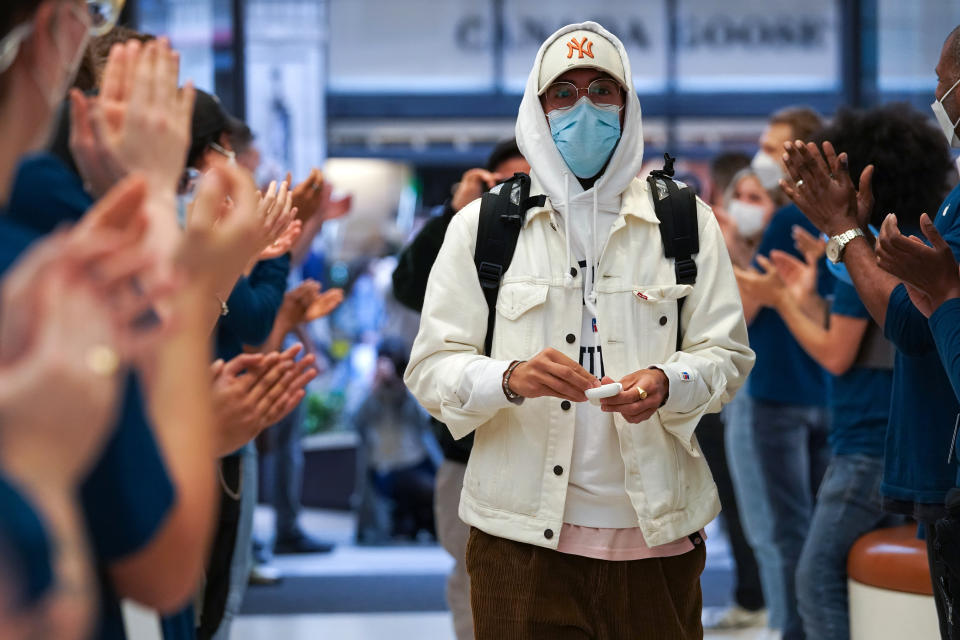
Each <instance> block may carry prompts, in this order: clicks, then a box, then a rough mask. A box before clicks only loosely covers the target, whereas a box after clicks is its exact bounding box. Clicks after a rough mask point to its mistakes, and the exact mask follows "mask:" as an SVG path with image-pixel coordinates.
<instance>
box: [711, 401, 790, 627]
mask: <svg viewBox="0 0 960 640" xmlns="http://www.w3.org/2000/svg"><path fill="white" fill-rule="evenodd" d="M723 421H724V423H725V424H726V433H725V434H724V435H725V440H726V448H727V461H728V462H729V466H730V477H731V479H732V480H733V489H734V492H735V493H736V495H737V508H738V510H739V511H740V521H741V523H742V524H743V531H744V534H745V535H746V538H747V542H748V543H749V544H750V547H751V548H752V549H753V553H754V556H755V557H756V559H757V565H758V566H759V568H760V584H761V586H762V587H763V599H764V602H765V603H766V605H767V619H768V621H769V623H768V624H769V626H770V628H772V629H780V628H782V627H783V616H784V614H783V610H784V600H783V598H784V592H783V589H784V587H783V573H782V571H781V570H780V555H779V553H778V552H777V548H776V546H774V544H773V517H772V516H771V514H770V504H769V500H768V499H767V489H766V486H765V485H764V481H763V473H761V471H760V459H759V457H758V456H757V449H756V445H755V443H754V437H753V403H752V401H751V400H750V396H748V395H747V392H746V391H745V390H744V391H741V392H740V393H739V394H737V396H736V397H735V398H734V399H733V400H732V401H731V402H730V404H728V405H727V406H726V407H724V409H723Z"/></svg>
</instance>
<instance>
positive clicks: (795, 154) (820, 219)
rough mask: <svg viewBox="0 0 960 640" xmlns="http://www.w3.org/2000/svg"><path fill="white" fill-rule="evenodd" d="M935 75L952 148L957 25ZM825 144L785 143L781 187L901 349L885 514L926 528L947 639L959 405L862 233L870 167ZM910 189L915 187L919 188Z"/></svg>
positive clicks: (905, 300)
mask: <svg viewBox="0 0 960 640" xmlns="http://www.w3.org/2000/svg"><path fill="white" fill-rule="evenodd" d="M936 71H937V76H938V78H939V82H938V85H937V89H936V102H935V103H934V112H935V113H936V114H937V119H938V121H939V122H940V125H941V128H942V129H943V132H944V134H945V135H946V137H947V139H948V140H950V141H951V142H952V143H954V144H956V143H957V140H958V135H957V130H956V124H957V123H958V122H960V91H956V90H955V88H956V86H957V84H958V83H960V27H958V28H957V29H954V30H953V32H951V34H950V35H949V36H948V37H947V40H946V42H945V43H944V47H943V50H942V51H941V54H940V60H939V62H938V64H937V69H936ZM822 147H823V155H821V152H820V148H818V147H817V145H815V144H812V143H810V144H806V145H805V144H802V143H800V141H797V142H796V143H789V142H788V143H786V144H785V145H784V148H785V154H784V158H785V163H786V166H787V170H788V172H789V174H790V181H789V182H787V181H784V182H783V183H782V184H781V186H782V187H783V189H784V191H785V192H786V193H787V195H789V196H790V197H791V198H792V199H793V200H794V201H795V202H796V203H797V204H798V205H799V206H800V208H801V209H802V210H803V212H804V213H805V214H806V215H807V217H808V218H809V219H810V220H811V222H813V223H814V224H815V225H816V226H817V228H818V229H820V231H822V232H823V233H825V234H826V235H827V236H828V237H829V238H830V241H829V242H828V244H827V255H828V257H830V258H831V260H832V261H834V262H841V261H842V262H843V263H844V265H845V266H846V269H847V271H848V272H849V274H850V277H851V278H852V280H853V284H854V286H855V287H856V289H857V293H858V294H859V295H860V298H861V300H862V301H863V303H864V306H865V307H866V308H867V310H868V311H869V312H870V315H871V316H872V317H873V319H874V320H875V321H876V322H877V324H878V325H880V326H882V327H883V330H884V335H885V336H886V337H887V338H888V339H889V340H890V341H891V342H892V343H893V344H894V346H896V348H897V355H896V359H895V363H894V380H893V397H892V401H891V406H890V422H889V424H888V429H887V440H886V455H885V458H884V478H883V484H882V486H881V494H882V495H883V497H884V508H885V509H887V510H889V511H894V512H906V513H908V514H910V515H913V516H914V517H916V518H917V519H918V520H920V522H921V523H923V524H924V525H926V526H925V527H924V528H925V532H926V540H927V553H928V556H929V559H930V564H931V578H932V580H933V584H934V599H935V601H936V603H937V613H938V617H939V620H940V629H941V634H942V635H943V637H944V638H947V637H949V630H950V626H951V621H950V620H949V618H950V617H951V615H950V613H951V612H956V611H960V602H957V601H953V602H951V601H950V600H955V599H956V596H951V595H949V594H947V593H946V592H945V591H944V590H943V589H942V587H941V580H940V578H941V577H942V576H943V575H944V571H945V569H947V568H949V570H950V571H951V572H952V573H953V574H954V575H957V574H960V566H954V565H960V562H957V559H956V555H955V554H944V553H943V549H944V545H941V544H940V543H939V542H938V535H937V531H938V530H937V529H936V528H934V527H932V526H929V525H932V524H933V523H934V522H936V521H937V520H939V519H940V518H941V517H942V516H943V515H944V514H945V513H946V509H945V506H944V499H945V497H946V494H947V491H948V490H949V489H951V488H953V487H954V485H955V484H956V466H955V464H954V463H953V462H950V460H952V458H953V433H954V425H955V423H956V416H957V414H958V413H960V404H958V401H957V398H956V396H955V395H954V394H953V392H952V388H951V385H950V380H949V378H948V376H947V373H946V371H945V370H944V367H943V364H942V362H941V361H940V358H939V354H938V353H937V348H936V343H935V341H934V338H933V334H932V333H931V330H930V325H929V324H928V321H927V319H926V318H925V317H924V316H923V314H922V313H921V312H920V310H919V309H918V308H917V307H916V306H915V305H914V303H913V302H912V301H911V299H910V296H909V294H908V292H907V289H906V287H905V285H904V284H903V283H902V282H901V281H900V280H899V279H898V278H896V277H895V276H893V275H891V274H889V273H887V272H886V271H884V270H882V269H881V268H880V267H879V266H878V265H877V256H876V254H875V253H874V248H873V242H872V237H871V236H872V234H871V233H870V231H869V229H867V228H866V227H867V225H866V222H867V219H868V217H869V215H870V213H871V212H872V211H873V191H872V188H871V184H872V178H873V173H874V168H873V167H872V166H868V167H867V168H865V169H864V170H863V172H862V173H861V174H860V178H859V189H857V188H856V187H854V184H853V181H852V180H851V179H850V173H849V171H848V159H847V157H846V155H845V154H842V153H841V154H840V155H839V156H838V155H837V153H836V151H835V149H834V147H833V145H832V144H830V143H829V142H824V143H823V145H822ZM938 152H940V150H938V149H935V148H924V149H916V150H915V152H914V153H913V154H911V155H910V156H908V157H904V158H901V161H902V162H906V163H915V162H917V161H921V160H922V158H924V157H927V156H930V155H932V154H937V153H938ZM878 185H879V181H878ZM904 188H913V184H908V185H906V186H905V187H904ZM931 195H933V194H931ZM958 207H960V187H957V188H955V189H954V190H953V191H952V192H950V194H949V195H948V196H947V198H946V200H944V202H943V204H942V205H941V206H940V208H939V210H938V211H937V214H936V219H935V221H934V224H935V226H936V228H937V230H938V231H939V232H940V233H941V235H942V236H943V239H944V240H945V241H946V242H947V244H948V245H949V246H950V248H951V250H952V251H953V253H954V255H955V256H957V255H960V216H958V214H957V209H958ZM894 222H895V220H891V221H890V222H887V221H885V225H884V227H885V230H887V231H889V228H890V225H891V224H892V223H894Z"/></svg>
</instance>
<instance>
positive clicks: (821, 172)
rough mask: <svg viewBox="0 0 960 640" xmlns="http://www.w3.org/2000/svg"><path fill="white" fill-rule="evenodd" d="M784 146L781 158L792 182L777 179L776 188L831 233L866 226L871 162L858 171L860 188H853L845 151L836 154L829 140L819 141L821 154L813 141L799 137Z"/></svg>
mask: <svg viewBox="0 0 960 640" xmlns="http://www.w3.org/2000/svg"><path fill="white" fill-rule="evenodd" d="M784 149H785V153H784V154H783V161H784V164H785V166H786V168H787V172H788V173H789V174H790V178H791V179H792V182H790V181H787V180H781V181H780V188H782V189H783V192H784V193H786V194H787V196H788V197H789V198H790V199H791V200H793V201H794V202H795V203H796V204H797V206H798V207H800V210H801V211H803V213H804V215H806V216H807V218H808V219H809V220H810V222H812V223H813V224H814V226H815V227H817V229H819V230H820V231H822V232H823V233H825V234H827V235H828V236H835V235H839V234H841V233H843V232H845V231H848V230H850V229H854V228H866V226H867V223H868V222H869V219H870V215H871V213H872V211H873V191H872V189H871V181H872V179H873V165H869V166H867V168H865V169H864V170H863V173H861V174H860V188H859V189H856V188H854V186H853V181H852V180H851V179H850V173H849V171H848V167H847V164H848V161H847V154H846V153H841V154H840V155H839V156H838V155H837V154H836V151H835V150H834V148H833V145H832V144H831V143H830V142H824V143H823V155H821V154H820V149H818V148H817V145H816V144H814V143H812V142H808V143H806V144H804V143H803V142H802V141H801V140H797V141H796V142H787V143H785V144H784ZM824 156H826V160H824Z"/></svg>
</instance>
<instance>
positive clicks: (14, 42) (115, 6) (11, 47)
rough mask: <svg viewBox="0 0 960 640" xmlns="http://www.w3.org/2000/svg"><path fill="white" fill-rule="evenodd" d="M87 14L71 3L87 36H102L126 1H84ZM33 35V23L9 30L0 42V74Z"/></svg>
mask: <svg viewBox="0 0 960 640" xmlns="http://www.w3.org/2000/svg"><path fill="white" fill-rule="evenodd" d="M85 3H86V5H87V12H86V14H83V13H82V12H81V11H82V10H80V9H79V7H77V5H76V3H75V2H71V5H70V8H71V10H73V11H75V15H76V16H77V19H79V20H80V21H81V22H86V23H87V28H88V30H89V34H90V36H92V37H98V36H102V35H104V34H106V33H109V31H110V30H111V29H113V28H114V27H115V26H116V25H117V20H119V19H120V12H121V11H123V5H124V4H126V0H85ZM31 33H33V22H32V21H29V22H24V23H23V24H20V25H18V26H16V27H14V28H13V29H11V30H10V32H9V33H7V35H6V36H5V37H4V38H3V39H2V40H0V73H3V72H4V71H6V70H7V69H9V68H10V65H12V64H13V61H14V60H16V59H17V53H18V52H19V51H20V44H21V43H22V42H23V41H24V40H26V39H27V37H28V36H29V35H30V34H31Z"/></svg>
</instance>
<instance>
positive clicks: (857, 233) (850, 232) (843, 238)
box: [835, 227, 866, 261]
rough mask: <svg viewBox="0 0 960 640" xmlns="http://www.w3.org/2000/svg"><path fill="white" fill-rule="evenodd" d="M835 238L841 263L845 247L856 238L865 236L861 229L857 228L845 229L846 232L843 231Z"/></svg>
mask: <svg viewBox="0 0 960 640" xmlns="http://www.w3.org/2000/svg"><path fill="white" fill-rule="evenodd" d="M835 237H836V239H837V244H838V245H840V246H839V249H840V260H841V261H842V260H843V252H844V251H846V249H847V245H848V244H850V241H851V240H853V239H854V238H857V237H860V238H864V237H866V236H865V235H864V233H863V230H862V229H860V228H859V227H854V228H853V229H847V230H846V231H844V232H843V233H841V234H840V235H838V236H835Z"/></svg>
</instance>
